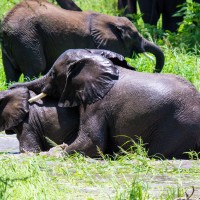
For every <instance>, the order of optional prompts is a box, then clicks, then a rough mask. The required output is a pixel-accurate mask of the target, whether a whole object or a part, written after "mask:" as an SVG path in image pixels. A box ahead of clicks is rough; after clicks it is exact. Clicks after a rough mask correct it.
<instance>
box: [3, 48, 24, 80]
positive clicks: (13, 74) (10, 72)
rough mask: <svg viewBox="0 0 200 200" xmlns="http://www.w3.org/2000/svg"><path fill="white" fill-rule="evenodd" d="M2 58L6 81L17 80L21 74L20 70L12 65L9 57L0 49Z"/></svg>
mask: <svg viewBox="0 0 200 200" xmlns="http://www.w3.org/2000/svg"><path fill="white" fill-rule="evenodd" d="M2 60H3V65H4V71H5V75H6V82H7V83H9V82H17V81H18V80H19V77H20V75H21V72H20V71H19V70H17V69H16V66H15V67H14V66H13V64H12V62H11V61H10V59H9V58H8V56H7V54H6V52H5V50H2Z"/></svg>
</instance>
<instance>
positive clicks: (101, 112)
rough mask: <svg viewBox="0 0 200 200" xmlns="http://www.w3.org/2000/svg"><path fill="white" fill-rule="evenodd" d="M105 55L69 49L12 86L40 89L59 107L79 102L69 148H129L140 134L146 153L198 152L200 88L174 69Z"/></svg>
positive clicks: (180, 154)
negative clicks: (156, 69) (150, 68)
mask: <svg viewBox="0 0 200 200" xmlns="http://www.w3.org/2000/svg"><path fill="white" fill-rule="evenodd" d="M108 55H110V54H108ZM108 55H107V56H105V55H104V56H102V55H101V54H96V53H93V51H92V50H84V49H79V50H68V51H66V52H64V53H63V54H62V55H61V56H60V57H59V58H58V59H57V61H56V62H55V63H54V65H53V67H52V68H51V70H50V71H49V72H48V74H46V75H45V76H44V77H42V78H40V79H37V80H35V81H32V82H28V83H22V84H18V85H14V86H13V87H16V88H17V87H21V86H26V87H28V88H29V89H31V90H33V91H37V92H39V91H41V92H43V93H45V94H46V95H49V96H51V97H53V98H56V99H58V101H59V106H61V107H67V108H70V107H71V108H77V107H78V109H79V110H78V112H79V120H80V121H79V125H78V126H79V129H78V136H77V138H76V139H75V140H74V142H72V143H71V144H70V145H69V146H68V147H67V148H66V149H65V150H66V152H67V153H71V152H74V151H80V152H83V153H84V154H86V155H88V156H96V155H98V151H97V148H96V147H97V146H98V147H99V149H100V150H101V151H102V152H103V153H107V152H113V151H116V150H117V147H118V146H123V147H124V148H127V149H128V148H130V145H131V143H127V140H129V139H133V140H135V139H136V138H138V137H141V138H142V140H143V141H144V143H145V144H146V148H147V149H148V154H149V155H155V154H159V155H163V156H164V157H165V158H173V157H175V158H184V156H186V155H185V154H184V152H188V151H190V150H196V151H198V152H200V93H199V92H198V91H197V90H196V89H195V87H194V86H193V85H192V84H191V83H189V82H188V81H186V80H184V79H183V78H181V77H178V76H175V75H166V74H149V73H141V72H135V71H133V70H129V69H125V68H122V67H124V62H122V61H121V62H119V55H115V54H114V53H113V54H112V56H108ZM110 57H112V59H110ZM114 57H116V58H115V59H114ZM112 60H114V61H112ZM117 61H118V62H117ZM116 63H117V64H116ZM125 64H126V63H125ZM64 118H65V120H66V121H68V120H69V116H66V115H65V116H64Z"/></svg>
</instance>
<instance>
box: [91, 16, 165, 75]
mask: <svg viewBox="0 0 200 200" xmlns="http://www.w3.org/2000/svg"><path fill="white" fill-rule="evenodd" d="M90 32H91V35H92V38H93V40H94V43H95V44H96V48H99V49H107V50H111V51H114V52H117V53H119V54H122V55H123V56H125V57H132V55H133V53H134V52H135V53H145V52H149V53H152V54H153V55H154V56H155V57H156V66H155V70H154V72H161V70H162V68H163V66H164V54H163V52H162V50H161V49H160V48H159V47H158V46H157V45H155V44H154V43H152V42H150V41H148V40H147V39H145V38H144V37H142V36H141V35H140V33H139V32H138V30H137V29H136V27H135V26H134V25H133V23H132V22H131V21H130V20H128V19H127V18H126V17H115V16H109V19H108V17H107V16H106V15H101V14H96V13H94V14H92V16H91V18H90Z"/></svg>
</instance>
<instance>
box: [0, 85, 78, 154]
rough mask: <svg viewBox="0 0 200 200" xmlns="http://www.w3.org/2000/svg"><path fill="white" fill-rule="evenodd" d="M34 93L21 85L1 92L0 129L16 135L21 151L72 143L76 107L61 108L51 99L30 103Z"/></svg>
mask: <svg viewBox="0 0 200 200" xmlns="http://www.w3.org/2000/svg"><path fill="white" fill-rule="evenodd" d="M34 96H35V93H34V92H32V91H30V90H28V89H27V88H23V87H22V88H16V89H13V90H5V91H0V109H1V113H0V130H1V131H3V130H5V132H6V133H7V134H14V133H16V134H17V138H18V140H19V146H20V152H40V151H47V150H49V149H50V148H51V147H53V146H54V145H55V144H62V143H63V142H64V143H66V144H70V143H72V142H73V140H74V139H75V138H76V134H77V128H78V125H79V113H78V108H60V107H58V101H56V100H55V99H50V98H46V99H43V100H42V101H37V103H35V104H29V103H28V99H29V98H30V97H34ZM66 116H69V118H68V119H66V118H65V117H66ZM54 143H55V144H54ZM0 145H1V144H0Z"/></svg>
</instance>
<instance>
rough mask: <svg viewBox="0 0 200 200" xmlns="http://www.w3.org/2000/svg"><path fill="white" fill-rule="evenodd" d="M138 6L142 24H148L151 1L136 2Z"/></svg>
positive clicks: (140, 0)
mask: <svg viewBox="0 0 200 200" xmlns="http://www.w3.org/2000/svg"><path fill="white" fill-rule="evenodd" d="M138 4H139V8H140V12H141V13H142V19H143V21H144V23H148V24H150V23H151V21H150V20H151V14H152V5H153V0H138Z"/></svg>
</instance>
